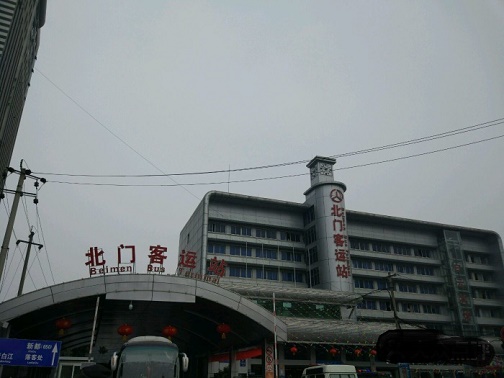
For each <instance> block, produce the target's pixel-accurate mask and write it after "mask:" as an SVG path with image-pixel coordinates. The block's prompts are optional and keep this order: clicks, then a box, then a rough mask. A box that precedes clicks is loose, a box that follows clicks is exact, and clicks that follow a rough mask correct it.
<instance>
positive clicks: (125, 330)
mask: <svg viewBox="0 0 504 378" xmlns="http://www.w3.org/2000/svg"><path fill="white" fill-rule="evenodd" d="M117 333H118V334H119V335H121V336H122V339H123V341H126V339H127V338H128V336H129V335H131V334H132V333H133V327H132V326H130V325H129V324H127V323H124V324H121V325H120V326H119V328H117Z"/></svg>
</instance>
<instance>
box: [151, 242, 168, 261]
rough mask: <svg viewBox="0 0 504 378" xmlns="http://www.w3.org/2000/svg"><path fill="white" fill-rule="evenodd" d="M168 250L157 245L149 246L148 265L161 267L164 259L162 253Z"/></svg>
mask: <svg viewBox="0 0 504 378" xmlns="http://www.w3.org/2000/svg"><path fill="white" fill-rule="evenodd" d="M167 250H168V248H166V247H161V246H160V245H159V244H158V245H151V246H150V251H151V253H150V255H149V256H148V257H149V258H150V264H161V265H163V261H164V259H166V256H165V255H164V253H165V252H166V251H167Z"/></svg>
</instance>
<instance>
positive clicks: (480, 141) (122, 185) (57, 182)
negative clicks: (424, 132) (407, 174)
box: [48, 134, 504, 187]
mask: <svg viewBox="0 0 504 378" xmlns="http://www.w3.org/2000/svg"><path fill="white" fill-rule="evenodd" d="M503 137H504V134H502V135H497V136H494V137H491V138H486V139H481V140H477V141H473V142H469V143H464V144H459V145H456V146H451V147H445V148H440V149H437V150H433V151H427V152H421V153H418V154H413V155H407V156H401V157H398V158H393V159H386V160H380V161H375V162H371V163H363V164H357V165H353V166H349V167H341V168H335V169H334V171H342V170H347V169H354V168H362V167H368V166H371V165H378V164H384V163H391V162H394V161H399V160H405V159H411V158H415V157H420V156H426V155H431V154H435V153H438V152H444V151H449V150H454V149H457V148H462V147H467V146H470V145H474V144H478V143H484V142H489V141H491V140H495V139H500V138H503ZM306 175H308V173H298V174H292V175H284V176H274V177H263V178H254V179H244V180H232V181H219V182H198V183H184V184H114V183H92V182H69V181H49V180H48V182H51V183H55V184H68V185H83V186H117V187H175V186H178V185H186V186H203V185H222V184H228V183H232V184H236V183H246V182H254V181H268V180H278V179H284V178H292V177H299V176H306Z"/></svg>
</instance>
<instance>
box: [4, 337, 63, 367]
mask: <svg viewBox="0 0 504 378" xmlns="http://www.w3.org/2000/svg"><path fill="white" fill-rule="evenodd" d="M60 352H61V341H53V340H23V339H0V365H11V366H33V367H56V366H58V361H59V356H60Z"/></svg>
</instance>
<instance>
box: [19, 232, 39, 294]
mask: <svg viewBox="0 0 504 378" xmlns="http://www.w3.org/2000/svg"><path fill="white" fill-rule="evenodd" d="M33 235H35V233H34V232H33V231H32V230H31V231H30V236H29V237H28V241H25V240H18V241H17V242H16V244H17V245H19V243H21V242H22V243H27V244H28V249H27V250H26V258H25V261H24V265H23V272H22V273H21V282H19V290H18V297H19V296H20V295H21V294H23V286H24V282H25V278H26V269H27V268H28V261H29V260H30V251H31V246H32V244H35V245H36V246H37V247H38V249H39V250H40V249H41V248H42V247H43V245H42V244H39V243H34V242H33Z"/></svg>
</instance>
